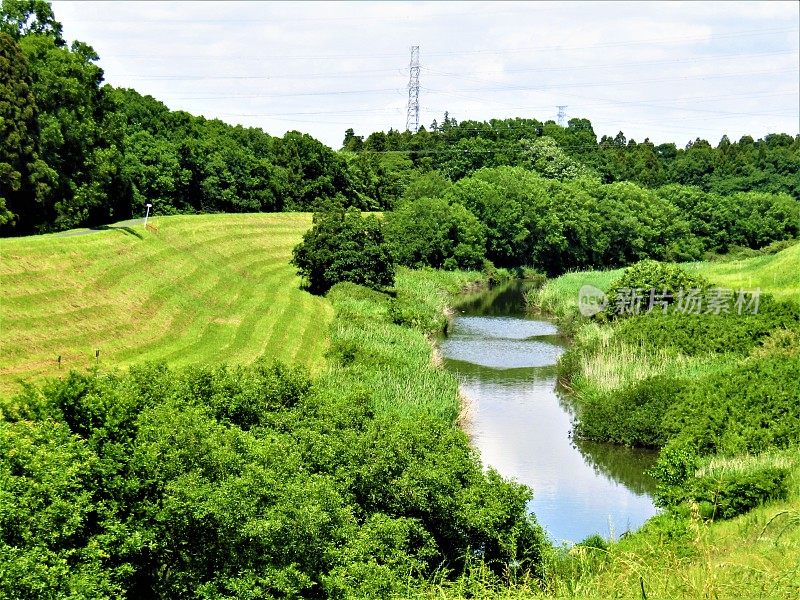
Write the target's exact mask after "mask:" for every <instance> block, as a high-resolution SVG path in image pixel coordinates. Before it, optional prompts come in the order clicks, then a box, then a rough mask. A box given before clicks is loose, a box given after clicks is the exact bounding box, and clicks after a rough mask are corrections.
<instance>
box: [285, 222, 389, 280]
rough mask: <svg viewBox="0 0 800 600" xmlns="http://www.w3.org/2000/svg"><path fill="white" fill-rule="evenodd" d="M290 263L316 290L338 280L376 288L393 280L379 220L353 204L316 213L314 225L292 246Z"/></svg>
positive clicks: (387, 250) (387, 249)
mask: <svg viewBox="0 0 800 600" xmlns="http://www.w3.org/2000/svg"><path fill="white" fill-rule="evenodd" d="M292 264H293V265H295V266H296V267H297V271H298V273H299V274H300V275H301V276H302V277H303V278H305V280H306V284H307V286H308V289H309V290H310V291H311V292H313V293H315V294H322V293H325V292H326V291H328V290H329V289H330V288H331V286H333V285H334V284H336V283H339V282H340V281H350V282H353V283H359V284H362V285H365V286H367V287H371V288H375V289H379V288H382V287H386V286H390V285H392V284H393V283H394V269H395V267H394V260H393V258H392V255H391V252H390V251H389V248H388V246H387V245H386V243H385V242H384V234H383V226H382V224H381V222H380V221H379V220H378V219H377V218H376V217H374V216H372V215H370V216H367V217H362V216H361V213H360V212H359V211H358V210H356V209H353V208H351V209H348V210H344V209H341V208H334V209H332V210H330V211H329V212H325V213H316V214H315V215H314V226H313V227H312V228H311V229H310V230H309V231H307V232H306V234H305V235H304V236H303V241H302V242H301V243H300V244H299V245H297V246H296V247H295V249H294V252H293V256H292Z"/></svg>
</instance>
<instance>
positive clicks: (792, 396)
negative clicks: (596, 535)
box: [483, 246, 800, 599]
mask: <svg viewBox="0 0 800 600" xmlns="http://www.w3.org/2000/svg"><path fill="white" fill-rule="evenodd" d="M679 266H680V267H683V265H679ZM686 269H687V271H689V272H690V273H691V274H692V275H702V276H706V277H707V278H708V279H709V280H710V282H711V284H712V285H714V284H716V285H720V286H725V285H742V284H744V285H747V284H750V285H752V286H753V287H756V286H762V289H761V291H762V292H763V293H764V294H765V296H764V298H766V294H767V293H769V294H774V295H775V297H777V298H778V299H779V300H788V301H790V302H791V301H793V300H794V301H797V300H799V299H800V298H798V294H797V293H796V286H797V279H796V274H797V273H798V272H800V246H793V247H790V248H788V249H786V250H783V251H781V252H778V253H776V254H774V255H768V256H759V257H755V258H752V259H747V260H742V261H735V262H726V263H692V264H690V265H687V266H686ZM787 273H794V274H795V275H794V276H792V277H787V276H786V274H787ZM622 274H623V271H622V270H616V271H595V272H586V273H569V274H567V275H564V276H562V277H560V278H558V279H555V280H552V281H549V282H548V283H547V284H546V285H545V286H544V287H543V288H542V289H541V290H539V291H537V292H535V293H534V294H531V296H530V300H531V302H532V303H533V304H537V305H538V307H539V308H540V309H542V310H545V311H547V312H549V313H551V314H554V315H556V317H557V319H558V320H559V322H560V323H564V324H565V326H567V327H568V328H570V330H571V333H572V335H573V339H574V346H573V349H572V350H571V351H570V352H568V353H567V354H566V355H565V356H564V357H563V360H562V364H561V367H560V375H561V377H564V378H565V379H566V380H567V382H568V383H569V384H570V385H571V387H572V389H573V392H574V393H575V396H576V399H577V400H576V401H577V404H578V407H579V411H580V412H579V430H580V432H581V433H582V434H583V435H586V436H587V437H594V438H599V439H611V440H614V441H617V442H618V443H629V444H634V445H636V444H643V443H644V444H647V445H654V446H658V447H661V446H664V445H665V444H666V445H667V451H666V453H665V452H662V460H661V462H660V465H659V468H660V473H661V481H662V488H661V491H660V494H661V498H662V500H661V501H662V502H663V505H664V506H667V507H668V508H669V510H668V511H667V512H666V513H665V514H663V515H661V516H658V517H655V518H653V519H651V520H650V521H649V522H648V523H647V524H646V525H645V527H644V528H642V530H640V531H638V532H636V533H634V534H631V535H630V536H627V537H626V538H625V539H624V540H620V541H619V542H617V543H613V544H608V543H601V542H599V543H598V546H600V549H597V550H581V551H580V552H578V553H572V554H570V555H569V556H568V557H562V559H563V562H559V560H562V559H559V560H557V561H556V562H555V568H554V571H553V574H554V575H553V578H552V579H551V580H550V581H549V583H548V585H549V591H550V592H551V593H552V594H554V595H561V594H563V595H565V596H569V597H581V598H589V597H592V598H594V597H598V598H600V597H645V594H646V597H650V598H652V597H657V598H709V597H714V598H755V597H759V598H787V599H788V598H796V597H797V596H798V594H800V576H799V575H800V574H799V573H798V570H797V565H798V564H800V449H798V442H797V439H796V438H797V434H798V432H800V427H798V424H799V423H800V414H798V411H799V409H798V407H800V344H798V340H800V336H799V334H800V331H798V327H797V321H796V316H793V315H795V313H794V312H793V311H794V309H792V308H791V307H789V308H786V306H785V305H782V304H781V303H780V302H777V301H776V303H773V302H770V301H769V300H768V299H767V300H764V303H763V304H762V305H761V309H762V310H761V311H760V313H759V316H753V317H751V318H750V319H749V321H747V323H745V324H744V326H740V325H741V323H740V322H737V321H734V320H733V319H734V318H735V315H733V316H731V317H730V318H729V319H728V320H725V319H724V318H718V319H713V318H706V317H698V318H697V319H696V321H697V323H696V324H695V323H694V322H692V321H688V320H687V321H678V320H677V317H670V318H669V319H667V318H664V319H663V320H662V319H660V318H659V317H658V316H651V317H649V318H648V317H644V316H643V317H635V318H627V319H619V320H617V321H614V322H612V323H606V322H603V321H602V320H601V321H600V322H594V321H591V320H589V319H587V318H585V317H582V316H581V315H580V314H579V313H578V310H577V307H578V290H579V289H580V288H581V287H582V286H584V285H592V286H594V287H596V288H599V289H600V290H603V291H608V290H609V289H610V287H611V286H612V285H613V282H614V281H615V280H616V279H618V278H619V277H620V276H621V275H622ZM720 275H722V276H721V277H720V278H719V279H717V277H718V276H720ZM781 307H783V308H781ZM667 324H669V325H670V327H671V328H674V329H669V330H667V329H665V330H663V331H662V330H661V328H660V327H661V326H664V327H666V325H667ZM685 324H690V325H692V331H693V333H690V334H688V335H685V336H684V333H685V332H684V331H683V329H682V328H684V326H685ZM698 326H702V327H703V329H702V333H701V332H700V330H698V329H697V327H698ZM679 340H685V341H680V342H679ZM682 413H685V414H686V417H685V418H680V417H679V415H680V414H682ZM726 415H727V416H726ZM764 423H766V424H768V425H767V426H765V425H764ZM725 457H727V458H725ZM739 513H743V514H739ZM737 514H738V515H739V516H736V515H737ZM517 592H518V593H516V594H515V593H512V594H510V595H503V597H529V596H533V595H537V594H539V593H541V590H539V589H534V588H526V586H525V585H522V586H519V587H518V589H517ZM483 595H486V596H493V595H499V594H497V593H496V592H491V591H489V590H487V592H486V594H483Z"/></svg>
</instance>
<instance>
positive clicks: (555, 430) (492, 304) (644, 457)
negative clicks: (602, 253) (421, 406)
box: [440, 282, 657, 543]
mask: <svg viewBox="0 0 800 600" xmlns="http://www.w3.org/2000/svg"><path fill="white" fill-rule="evenodd" d="M523 292H524V284H523V283H522V282H511V283H510V284H507V285H505V286H503V287H496V288H494V289H492V290H488V291H484V292H480V293H478V294H472V295H470V296H465V297H464V298H463V299H462V302H460V303H458V304H457V305H456V306H455V317H454V318H453V320H452V322H451V324H450V327H449V331H448V335H447V337H446V338H444V339H443V340H442V341H441V343H440V350H441V353H442V356H443V357H444V364H445V367H446V368H447V369H449V370H450V371H452V372H453V373H454V374H456V376H457V377H458V379H459V381H460V384H461V391H462V393H463V395H464V396H465V397H466V398H467V399H468V401H469V403H470V406H471V411H470V418H469V422H468V424H467V429H468V433H469V434H470V437H471V439H472V443H473V444H474V446H475V447H476V448H477V449H478V450H479V451H480V454H481V458H482V460H483V463H484V465H487V466H491V467H493V468H495V469H497V471H498V472H500V474H502V475H503V476H505V477H508V478H512V479H515V480H517V481H519V482H520V483H523V484H525V485H528V486H530V487H531V488H533V491H534V497H533V500H532V501H531V503H530V507H529V508H530V510H531V511H532V512H533V513H534V514H535V515H536V517H537V519H538V520H539V523H541V524H542V526H543V527H544V528H545V530H546V531H547V532H548V535H549V536H550V538H551V539H552V540H553V542H555V543H564V542H566V543H575V542H578V541H580V540H582V539H584V538H586V537H587V536H588V535H591V534H593V533H598V534H600V535H601V536H603V537H605V538H617V537H619V536H620V535H621V534H622V533H624V532H625V531H628V530H632V529H636V528H638V527H639V526H641V525H642V523H644V521H646V520H647V519H648V518H650V517H651V516H652V515H654V514H655V513H656V510H657V509H656V508H655V506H654V505H653V501H652V497H651V493H652V491H653V485H654V482H653V481H652V479H651V478H649V477H648V476H646V475H645V474H644V471H645V470H646V469H647V468H648V467H650V466H651V465H652V464H653V461H654V460H655V455H654V453H652V452H648V451H642V450H634V449H630V448H624V447H620V446H614V445H610V444H597V443H589V442H581V441H576V440H573V439H572V437H571V430H572V410H571V407H570V403H569V398H567V397H566V396H565V395H563V394H562V393H560V392H559V391H558V390H557V385H556V384H557V381H556V369H555V364H556V361H557V360H558V357H559V356H560V355H561V353H562V352H563V351H564V349H565V344H566V341H565V340H564V339H563V338H562V337H560V336H559V335H558V330H557V329H556V327H555V326H554V325H553V324H552V323H550V322H548V321H546V320H543V319H541V318H532V317H530V316H528V315H526V313H525V306H524V297H523Z"/></svg>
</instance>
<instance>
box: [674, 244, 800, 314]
mask: <svg viewBox="0 0 800 600" xmlns="http://www.w3.org/2000/svg"><path fill="white" fill-rule="evenodd" d="M681 266H682V267H683V268H684V269H686V270H687V271H689V272H691V273H700V274H701V275H703V276H704V277H706V278H707V279H708V280H709V281H712V282H713V283H715V284H717V285H720V286H723V287H727V288H730V289H734V290H738V289H745V290H754V289H760V290H761V291H762V292H764V293H770V294H772V295H773V296H775V297H776V298H779V299H781V300H795V301H800V243H797V244H795V245H794V246H790V247H789V248H786V249H785V250H781V251H780V252H778V253H777V254H769V255H765V256H756V257H753V258H746V259H742V260H735V261H731V262H718V263H717V262H695V263H687V264H684V265H681Z"/></svg>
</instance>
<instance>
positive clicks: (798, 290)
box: [533, 243, 800, 316]
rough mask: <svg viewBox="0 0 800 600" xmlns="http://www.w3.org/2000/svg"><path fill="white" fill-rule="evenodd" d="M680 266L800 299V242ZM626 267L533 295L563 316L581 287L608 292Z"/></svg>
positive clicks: (576, 276) (565, 280)
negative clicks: (734, 257)
mask: <svg viewBox="0 0 800 600" xmlns="http://www.w3.org/2000/svg"><path fill="white" fill-rule="evenodd" d="M680 266H681V268H683V269H686V270H687V271H690V272H692V273H699V274H700V275H703V276H704V277H706V278H707V279H708V280H709V281H711V282H712V283H714V284H716V285H719V286H722V287H727V288H730V289H733V290H738V289H745V290H754V289H757V288H758V289H760V290H761V292H762V293H769V294H772V295H773V296H775V297H776V298H778V299H781V300H788V299H794V300H796V301H800V275H798V274H799V273H800V243H798V244H795V245H794V246H791V247H789V248H786V249H785V250H782V251H781V252H778V253H777V254H770V255H765V256H757V257H754V258H746V259H743V260H736V261H731V262H693V263H681V264H680ZM622 272H623V269H611V270H608V271H577V272H573V273H566V274H564V275H562V276H561V277H558V278H556V279H552V280H550V281H548V282H547V283H546V284H545V286H544V287H543V288H542V289H541V290H540V291H539V292H538V294H537V296H536V297H535V298H533V300H534V302H535V304H536V305H537V306H539V307H540V308H541V309H542V310H544V311H545V312H550V313H553V314H556V315H559V316H561V315H564V314H565V313H567V312H570V311H576V310H577V302H578V290H580V288H581V287H582V286H584V285H593V286H595V287H597V288H600V289H602V290H605V291H608V288H609V287H610V285H611V283H612V282H613V281H614V280H615V279H617V278H618V277H619V276H620V275H622Z"/></svg>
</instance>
